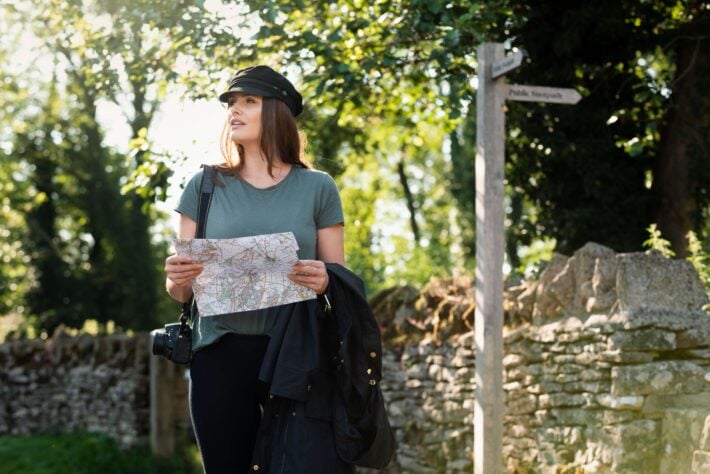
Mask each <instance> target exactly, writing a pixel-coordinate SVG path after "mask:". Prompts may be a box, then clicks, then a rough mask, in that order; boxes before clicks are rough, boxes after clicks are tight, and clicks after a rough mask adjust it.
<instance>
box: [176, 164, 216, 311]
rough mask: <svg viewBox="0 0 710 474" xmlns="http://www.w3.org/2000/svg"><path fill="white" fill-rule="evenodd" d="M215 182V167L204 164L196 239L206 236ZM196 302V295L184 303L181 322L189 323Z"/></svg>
mask: <svg viewBox="0 0 710 474" xmlns="http://www.w3.org/2000/svg"><path fill="white" fill-rule="evenodd" d="M214 182H215V169H214V168H213V167H212V166H210V165H202V181H201V182H200V197H199V200H198V209H197V230H196V232H195V238H196V239H204V238H205V229H206V228H207V215H208V214H209V211H210V203H211V202H212V193H213V191H214ZM194 304H195V296H194V295H193V296H192V297H191V298H190V300H189V301H188V302H187V303H183V304H182V313H181V314H180V322H181V323H187V322H189V321H190V320H191V319H192V314H194V313H193V312H192V311H191V309H192V306H193V305H194Z"/></svg>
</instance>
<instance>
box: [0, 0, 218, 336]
mask: <svg viewBox="0 0 710 474" xmlns="http://www.w3.org/2000/svg"><path fill="white" fill-rule="evenodd" d="M2 8H3V13H4V15H3V21H5V23H6V24H5V26H7V28H5V34H7V35H8V36H9V37H13V35H14V37H15V38H19V37H21V36H23V35H24V36H29V37H32V36H34V37H36V38H37V39H38V40H39V44H40V45H41V46H38V48H37V50H36V51H24V53H25V54H26V55H30V56H33V61H26V62H24V63H20V64H25V65H26V66H25V67H24V68H19V69H18V68H9V70H3V78H4V82H3V83H2V89H1V90H0V97H2V101H3V103H12V104H14V106H15V107H16V108H15V110H14V111H12V112H14V113H8V114H7V115H0V124H1V125H2V126H3V127H2V128H1V129H0V130H2V136H0V139H3V140H4V141H3V145H4V147H3V148H2V149H0V156H1V157H2V160H3V161H2V162H0V165H2V169H0V174H3V173H13V178H15V179H14V181H15V182H19V186H18V187H21V189H20V190H19V191H18V192H13V193H12V194H11V195H10V196H9V198H10V201H9V205H10V207H11V208H12V209H13V211H14V210H15V209H17V210H18V211H17V214H18V216H19V217H21V218H22V219H23V222H21V221H19V219H18V217H17V216H15V215H14V214H12V213H11V212H10V211H7V212H6V211H4V210H3V212H2V215H0V222H1V221H2V220H7V221H12V222H11V223H12V224H13V225H12V226H11V227H10V230H9V231H8V232H10V233H8V235H3V240H2V242H3V243H2V245H3V247H6V246H8V245H10V244H5V239H4V238H5V237H9V238H13V240H12V241H11V242H12V248H8V254H7V255H8V257H6V258H5V259H4V260H7V262H6V263H11V264H12V267H11V268H17V269H18V270H19V271H22V270H23V269H24V272H23V274H22V275H26V277H25V280H22V279H21V278H20V276H19V275H18V276H14V275H13V273H12V270H11V269H10V268H7V269H6V268H5V267H2V268H0V270H2V271H3V273H2V274H3V276H5V275H8V276H10V277H11V279H10V280H9V283H8V288H7V289H6V288H5V285H4V282H5V281H7V280H5V279H4V278H1V279H0V281H3V284H2V285H0V296H3V300H2V301H3V303H2V304H4V305H6V308H7V309H6V308H0V309H2V311H3V312H5V311H7V310H10V311H15V312H19V313H25V314H27V315H28V316H27V321H28V322H31V323H32V324H33V325H35V326H36V327H37V329H38V330H40V329H45V330H48V331H50V332H51V331H52V330H53V329H54V328H55V327H56V326H57V325H59V324H64V325H68V326H71V327H81V326H82V324H83V321H84V320H85V319H95V320H97V321H99V323H100V324H102V325H105V324H107V323H108V322H109V321H113V322H115V323H116V324H117V325H119V326H120V327H122V328H124V329H127V328H134V329H148V328H151V327H155V326H156V325H158V324H159V322H162V321H164V320H166V319H173V317H174V315H173V314H172V313H173V312H174V311H173V309H172V308H171V307H170V305H169V302H168V301H167V297H166V296H165V292H164V289H163V281H164V275H163V272H162V262H163V259H164V256H165V254H166V253H167V246H166V243H165V240H164V239H156V241H153V236H152V235H151V232H152V231H151V226H152V225H153V222H154V221H156V220H161V219H164V218H165V217H164V216H162V215H161V214H160V213H159V212H158V211H157V210H156V208H155V201H156V199H164V197H165V192H166V189H167V184H168V178H169V176H170V174H171V170H170V167H169V164H172V162H173V161H179V160H178V159H176V158H175V157H168V156H165V155H164V154H162V153H160V152H159V151H157V150H154V149H153V144H152V143H151V142H150V141H149V140H148V138H147V137H148V129H149V127H150V125H151V123H152V120H153V117H154V115H155V113H156V111H157V110H158V108H159V105H160V103H161V101H162V100H164V99H165V97H166V96H167V94H168V93H170V92H172V93H175V92H177V91H180V90H181V89H184V88H188V87H189V88H194V89H195V90H197V88H201V89H203V90H204V86H205V84H208V83H212V82H214V81H213V78H212V75H214V74H216V73H217V72H218V69H215V68H214V67H209V66H210V64H212V59H211V57H212V56H211V54H216V53H217V52H218V50H219V49H220V46H219V45H218V43H219V41H217V40H218V39H219V38H220V37H221V36H225V35H226V36H229V37H231V34H229V33H230V32H227V31H224V30H223V29H220V28H221V27H219V26H218V25H219V24H220V23H219V22H217V21H214V19H215V15H214V14H213V13H211V12H210V11H208V10H206V9H205V8H204V7H202V6H198V5H182V6H181V7H180V8H174V5H173V4H172V3H170V2H144V1H142V0H122V1H118V2H114V1H111V2H107V1H103V0H95V1H90V2H66V1H62V0H33V1H30V2H24V3H18V4H12V5H9V4H8V5H3V6H2ZM15 53H16V54H19V51H15ZM7 54H10V51H9V50H8V51H7ZM46 58H50V64H51V66H50V67H49V68H47V67H46V65H43V66H42V67H43V68H44V69H42V68H40V67H39V66H38V65H36V64H37V63H40V64H44V63H43V61H45V59H46ZM188 63H189V64H191V65H192V66H195V67H194V69H191V68H189V67H185V66H186V65H187V64H188ZM28 79H32V82H31V83H28ZM23 91H24V92H23ZM195 95H197V94H195ZM101 101H109V102H113V103H115V104H116V105H118V106H119V107H121V108H122V109H123V111H124V114H125V116H126V119H127V125H128V127H129V128H130V130H131V133H132V140H131V143H130V144H128V143H127V144H126V145H127V146H126V148H130V153H128V154H127V155H126V156H121V155H119V154H118V153H116V151H115V150H111V149H109V148H107V147H106V146H105V144H104V137H105V131H104V130H102V129H101V127H100V126H99V123H98V118H97V116H98V107H99V104H100V103H101ZM11 160H13V161H14V162H17V163H20V169H22V170H23V171H24V173H23V174H21V175H20V174H19V173H17V172H13V171H8V170H9V169H11V168H9V167H11V166H12V165H10V162H11ZM6 163H7V164H6ZM4 207H5V206H3V209H4ZM10 259H12V260H10ZM23 259H24V261H22V260H23ZM8 267H10V265H8ZM8 290H9V291H8ZM5 296H7V297H5ZM23 302H25V304H24V305H23V304H22V303H23ZM168 313H170V314H168Z"/></svg>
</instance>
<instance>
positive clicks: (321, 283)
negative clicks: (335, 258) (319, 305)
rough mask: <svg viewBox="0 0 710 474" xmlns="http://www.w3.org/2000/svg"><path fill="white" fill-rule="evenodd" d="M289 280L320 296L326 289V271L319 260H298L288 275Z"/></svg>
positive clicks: (323, 264)
mask: <svg viewBox="0 0 710 474" xmlns="http://www.w3.org/2000/svg"><path fill="white" fill-rule="evenodd" d="M288 278H289V280H291V281H292V282H294V283H297V284H299V285H301V286H305V287H306V288H310V289H311V290H313V291H315V292H316V294H318V295H322V294H323V293H325V290H327V289H328V271H327V270H326V269H325V263H323V262H321V261H320V260H299V261H298V263H296V264H295V265H294V266H293V272H292V273H289V274H288Z"/></svg>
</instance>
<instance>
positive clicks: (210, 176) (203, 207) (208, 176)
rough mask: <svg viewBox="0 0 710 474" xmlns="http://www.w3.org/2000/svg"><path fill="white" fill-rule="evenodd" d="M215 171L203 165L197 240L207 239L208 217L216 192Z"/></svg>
mask: <svg viewBox="0 0 710 474" xmlns="http://www.w3.org/2000/svg"><path fill="white" fill-rule="evenodd" d="M214 178H215V170H214V168H213V167H211V166H210V165H202V182H201V183H200V199H199V201H198V203H199V204H198V205H199V209H198V211H197V232H196V233H195V238H196V239H204V238H205V229H206V228H207V215H208V214H209V210H210V203H211V202H212V192H213V191H214Z"/></svg>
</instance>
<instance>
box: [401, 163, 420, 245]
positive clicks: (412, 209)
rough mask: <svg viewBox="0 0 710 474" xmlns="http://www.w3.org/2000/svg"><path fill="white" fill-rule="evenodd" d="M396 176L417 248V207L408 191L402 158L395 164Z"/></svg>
mask: <svg viewBox="0 0 710 474" xmlns="http://www.w3.org/2000/svg"><path fill="white" fill-rule="evenodd" d="M397 174H398V175H399V182H400V184H401V185H402V190H403V191H404V198H405V199H406V201H407V209H409V223H410V225H411V226H412V234H414V244H415V245H416V246H419V239H420V238H421V236H420V233H419V225H418V224H417V207H416V204H415V203H414V196H412V191H411V189H409V182H408V181H407V175H406V174H405V173H404V158H401V159H400V160H399V162H398V163H397Z"/></svg>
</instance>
